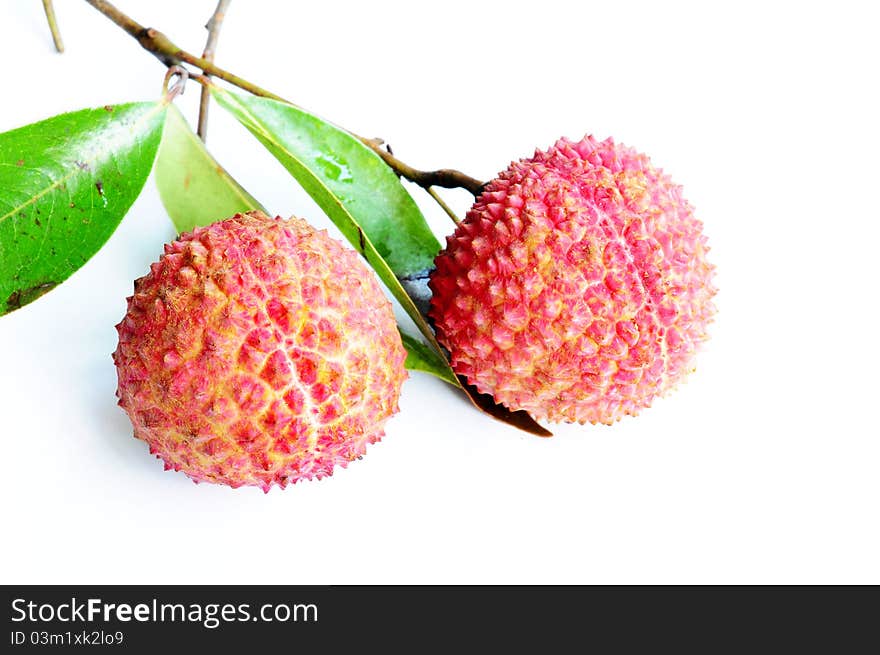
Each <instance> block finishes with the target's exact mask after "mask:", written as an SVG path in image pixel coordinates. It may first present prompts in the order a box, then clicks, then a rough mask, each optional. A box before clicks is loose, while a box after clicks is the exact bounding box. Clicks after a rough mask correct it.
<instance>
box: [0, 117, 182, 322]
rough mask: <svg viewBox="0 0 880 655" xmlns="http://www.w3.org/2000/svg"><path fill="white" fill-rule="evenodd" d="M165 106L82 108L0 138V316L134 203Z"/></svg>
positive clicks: (44, 284)
mask: <svg viewBox="0 0 880 655" xmlns="http://www.w3.org/2000/svg"><path fill="white" fill-rule="evenodd" d="M165 110H166V104H165V103H161V102H139V103H130V104H124V105H116V106H115V107H114V106H110V105H107V106H106V107H102V108H100V109H84V110H82V111H76V112H72V113H69V114H61V115H60V116H55V117H53V118H49V119H47V120H44V121H40V122H39V123H33V124H31V125H26V126H24V127H20V128H18V129H15V130H12V131H10V132H5V133H3V134H0V315H2V314H5V313H8V312H11V311H13V310H15V309H18V308H19V307H21V306H23V305H26V304H28V303H29V302H31V301H33V300H36V299H37V298H38V297H40V296H41V295H43V294H44V293H46V292H47V291H49V290H51V289H53V288H54V287H55V286H57V285H58V284H60V283H61V282H63V281H64V280H65V279H67V278H68V277H69V276H70V275H71V274H72V273H73V272H74V271H76V270H77V269H78V268H80V267H81V266H82V265H83V264H85V263H86V262H87V261H88V260H89V258H91V256H92V255H94V254H95V253H96V252H97V251H98V250H99V249H100V248H101V246H103V245H104V243H105V242H106V241H107V239H108V238H110V235H111V234H113V231H114V230H115V229H116V227H117V225H119V222H120V221H121V220H122V217H123V216H125V214H126V212H128V209H129V208H130V207H131V205H132V203H133V202H134V201H135V199H136V198H137V197H138V194H139V193H140V191H141V189H142V188H143V186H144V182H145V181H146V179H147V176H148V175H149V174H150V169H151V168H152V166H153V160H154V158H155V156H156V150H157V148H158V146H159V139H160V137H161V135H162V124H163V122H164V117H165Z"/></svg>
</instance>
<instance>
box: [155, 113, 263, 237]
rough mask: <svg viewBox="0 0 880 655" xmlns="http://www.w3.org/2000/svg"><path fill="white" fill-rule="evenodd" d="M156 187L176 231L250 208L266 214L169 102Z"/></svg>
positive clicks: (221, 218) (157, 162) (159, 155)
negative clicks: (206, 147)
mask: <svg viewBox="0 0 880 655" xmlns="http://www.w3.org/2000/svg"><path fill="white" fill-rule="evenodd" d="M156 186H157V187H158V188H159V196H160V197H161V198H162V204H163V205H165V210H166V211H167V212H168V215H169V216H170V217H171V220H172V221H173V223H174V227H176V228H177V231H178V232H188V231H189V230H192V229H193V228H194V227H196V226H204V225H209V224H211V223H213V222H215V221H219V220H223V219H224V218H229V217H230V216H234V215H235V214H238V213H244V212H246V211H251V210H252V209H258V210H260V211H262V212H263V213H268V212H267V211H266V210H265V209H263V207H262V206H261V205H260V203H259V202H257V201H256V200H255V199H254V197H253V196H251V195H250V194H249V193H248V192H247V191H245V190H244V188H242V186H241V185H240V184H239V183H238V182H236V181H235V180H234V179H233V177H232V176H231V175H230V174H229V173H228V172H226V170H225V169H224V168H223V167H222V166H221V165H220V164H218V163H217V161H216V160H215V159H214V158H213V157H212V156H211V154H210V153H209V152H208V151H207V150H206V149H205V145H204V144H203V143H202V140H201V139H200V138H199V137H198V136H197V135H196V134H195V133H194V132H193V131H192V130H191V129H190V127H189V125H188V124H187V122H186V119H185V118H184V117H183V114H181V113H180V110H179V109H177V107H175V106H173V105H172V106H171V107H169V109H168V117H167V118H166V119H165V130H164V132H163V133H162V144H161V145H160V146H159V154H158V155H157V157H156Z"/></svg>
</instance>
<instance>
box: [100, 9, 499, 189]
mask: <svg viewBox="0 0 880 655" xmlns="http://www.w3.org/2000/svg"><path fill="white" fill-rule="evenodd" d="M86 2H88V3H89V4H90V5H92V7H94V8H95V9H97V10H98V11H99V12H101V13H102V14H104V15H105V16H106V17H107V18H109V19H110V20H111V21H113V22H114V23H116V25H118V26H119V27H121V28H122V29H123V30H125V31H126V32H128V34H129V35H130V36H131V37H132V38H134V39H135V40H136V41H137V42H138V43H140V45H141V47H142V48H143V49H144V50H146V51H147V52H149V53H151V54H152V55H153V56H154V57H156V59H158V60H159V61H161V62H162V63H163V64H165V65H166V66H173V65H175V64H181V63H187V64H189V65H191V66H195V67H197V68H200V69H201V70H202V72H203V73H204V74H205V75H206V76H213V77H216V78H219V79H221V80H223V81H224V82H228V83H229V84H232V85H233V86H237V87H238V88H239V89H243V90H244V91H247V92H248V93H251V94H253V95H255V96H262V97H264V98H271V99H272V100H278V101H280V102H285V103H287V104H289V105H294V103H292V102H289V101H288V100H285V99H284V98H282V97H281V96H279V95H276V94H274V93H272V92H271V91H268V90H267V89H264V88H262V87H260V86H257V85H256V84H254V83H253V82H249V81H247V80H245V79H243V78H241V77H239V76H238V75H235V74H234V73H230V72H229V71H227V70H224V69H222V68H220V67H219V66H216V65H214V63H213V62H211V61H208V59H206V58H205V57H197V56H196V55H193V54H191V53H189V52H187V51H186V50H183V49H181V48H179V47H178V46H176V45H175V44H174V43H173V42H172V41H171V40H170V39H169V38H168V37H167V36H165V35H164V34H163V33H162V32H160V31H159V30H156V29H153V28H152V27H144V26H143V25H141V24H140V23H138V22H137V21H136V20H134V19H132V18H131V17H130V16H128V15H126V14H125V13H123V12H122V11H120V10H119V9H117V8H116V7H115V6H114V5H113V4H112V3H110V2H108V1H107V0H86ZM192 77H193V79H198V77H197V76H192ZM294 106H296V105H294ZM351 134H353V135H354V136H356V137H357V138H358V139H360V140H361V141H362V142H363V143H364V144H365V145H366V146H367V147H369V148H370V149H371V150H372V151H373V152H375V153H376V154H377V155H379V157H381V158H382V160H383V161H384V162H385V163H386V164H387V165H388V166H389V167H390V168H391V169H392V170H393V171H394V172H395V173H397V174H398V175H400V176H401V177H404V178H406V179H407V180H409V181H411V182H414V183H415V184H417V185H419V186H420V187H423V188H425V189H428V188H429V187H432V186H439V187H444V188H447V189H454V188H462V189H467V190H468V191H470V192H471V193H472V194H473V195H474V196H477V195H479V194H480V193H481V192H482V189H483V185H484V184H483V182H481V181H479V180H477V179H475V178H473V177H470V176H469V175H465V174H464V173H462V172H461V171H457V170H454V169H450V168H442V169H438V170H434V171H420V170H418V169H415V168H413V167H412V166H409V165H408V164H405V163H404V162H402V161H401V160H399V159H398V158H397V157H395V156H394V155H392V154H391V153H390V152H387V151H386V150H385V149H384V148H382V145H381V141H380V140H379V139H368V138H365V137H362V136H358V135H356V134H354V132H351Z"/></svg>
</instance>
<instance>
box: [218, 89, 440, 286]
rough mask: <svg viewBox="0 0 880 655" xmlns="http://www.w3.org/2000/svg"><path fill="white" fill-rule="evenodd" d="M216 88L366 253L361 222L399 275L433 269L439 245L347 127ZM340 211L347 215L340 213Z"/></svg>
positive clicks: (385, 169) (414, 207)
mask: <svg viewBox="0 0 880 655" xmlns="http://www.w3.org/2000/svg"><path fill="white" fill-rule="evenodd" d="M211 92H212V93H213V94H214V97H215V98H217V101H218V102H219V103H220V104H221V105H223V106H224V107H225V108H226V109H228V110H229V111H231V112H232V113H233V115H235V117H236V118H237V119H238V120H239V121H241V122H242V123H243V124H244V125H245V126H246V127H247V128H248V129H249V130H250V131H251V132H253V134H254V135H255V136H256V137H257V138H258V139H259V140H260V141H262V142H263V144H264V145H265V146H266V147H267V148H268V149H269V150H270V151H271V152H272V154H273V155H275V157H277V158H278V159H279V160H280V161H281V163H282V164H283V165H284V166H285V167H286V168H287V169H288V170H289V171H290V172H291V174H293V176H294V177H295V178H296V179H297V180H298V181H299V182H300V184H302V185H303V187H304V188H305V190H306V191H307V192H308V193H309V195H311V196H312V198H314V199H315V201H316V202H317V203H318V205H320V206H321V208H322V209H323V210H324V211H325V212H327V214H328V216H330V218H331V219H332V220H333V221H334V222H335V223H336V226H337V227H338V228H339V229H340V230H341V231H342V233H343V234H344V235H345V237H346V238H347V239H348V240H349V241H350V242H351V243H352V245H354V247H355V248H358V249H359V250H360V247H359V246H360V236H359V231H358V229H357V228H358V226H359V227H360V230H362V231H363V234H364V236H366V238H367V239H369V241H370V242H371V243H372V244H373V246H374V247H375V249H376V252H377V253H378V254H379V256H381V257H382V259H384V260H385V261H386V262H387V263H388V266H389V267H390V268H391V270H392V271H393V272H394V274H395V275H397V276H398V277H404V276H406V275H411V274H413V273H417V272H418V271H423V270H425V269H428V268H431V267H432V266H433V265H434V257H436V256H437V253H438V252H439V251H440V242H439V241H438V240H437V237H435V236H434V234H433V233H432V232H431V229H430V228H429V227H428V224H427V223H426V222H425V218H424V216H422V212H421V211H420V210H419V207H418V205H416V203H415V201H414V200H413V199H412V196H410V195H409V192H407V190H406V189H405V188H404V187H403V185H402V184H401V183H400V180H399V179H397V176H396V175H395V174H394V172H393V171H392V170H391V169H390V168H388V166H387V165H386V164H385V162H383V161H382V159H381V158H380V157H379V156H378V155H377V154H376V153H375V152H373V151H372V150H370V149H369V148H368V147H367V146H365V145H364V144H363V143H361V141H360V140H359V139H358V138H357V137H355V136H353V135H352V134H350V133H349V132H346V131H345V130H343V129H340V128H338V127H336V126H335V125H332V124H330V123H327V122H325V121H323V120H321V119H320V118H318V117H317V116H313V115H312V114H309V113H308V112H306V111H303V110H302V109H299V108H298V107H294V106H293V105H289V104H286V103H284V102H278V101H275V100H269V99H267V98H258V97H255V96H241V95H237V94H234V93H231V92H229V91H226V90H224V89H220V88H218V87H212V89H211ZM341 213H345V214H347V215H348V216H347V217H345V218H344V219H341V218H339V216H340V214H341Z"/></svg>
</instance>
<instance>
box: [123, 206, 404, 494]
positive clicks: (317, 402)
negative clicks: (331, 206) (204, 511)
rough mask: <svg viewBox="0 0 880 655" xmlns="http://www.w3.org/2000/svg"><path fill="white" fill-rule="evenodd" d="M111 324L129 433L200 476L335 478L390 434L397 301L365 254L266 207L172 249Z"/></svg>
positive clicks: (173, 465)
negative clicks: (335, 471) (264, 211)
mask: <svg viewBox="0 0 880 655" xmlns="http://www.w3.org/2000/svg"><path fill="white" fill-rule="evenodd" d="M117 330H118V332H119V346H118V348H117V350H116V352H115V353H114V354H113V359H114V361H115V363H116V367H117V371H118V376H119V389H118V391H117V395H118V397H119V404H120V406H121V407H122V408H123V409H124V410H125V411H126V412H127V413H128V415H129V417H130V418H131V422H132V424H133V425H134V436H135V437H137V438H138V439H142V440H143V441H145V442H147V444H149V447H150V452H152V453H154V454H156V455H157V456H158V457H160V458H161V459H162V460H164V461H165V468H166V469H174V470H176V471H183V472H184V473H186V474H187V475H188V476H189V477H190V478H192V479H193V480H195V481H196V482H201V481H205V482H216V483H222V484H227V485H229V486H231V487H239V486H241V485H255V486H258V487H261V488H262V489H263V490H264V491H268V490H269V488H270V487H271V486H272V485H273V484H275V485H278V486H280V487H282V488H283V487H285V486H286V485H287V484H288V483H293V482H297V481H298V480H302V479H310V478H321V477H323V476H327V475H330V474H331V473H332V472H333V469H334V467H335V466H343V467H344V466H346V465H347V464H348V462H350V461H352V460H354V459H358V458H360V457H361V456H362V455H363V454H364V452H365V450H366V447H367V444H371V443H374V442H376V441H378V440H379V439H380V438H381V437H382V436H383V434H384V432H383V426H384V424H385V422H386V420H387V419H388V418H389V417H390V416H391V415H392V414H394V413H395V412H396V411H397V401H398V397H399V395H400V388H401V385H402V383H403V381H404V379H405V378H406V371H405V369H404V366H403V363H404V359H405V358H406V353H405V351H404V348H403V345H402V343H401V340H400V335H399V333H398V331H397V327H396V323H395V320H394V315H393V313H392V308H391V304H390V303H389V301H388V300H387V298H386V297H385V296H384V295H383V294H382V291H381V290H380V288H379V285H378V284H377V282H376V280H375V277H374V276H373V274H372V273H371V272H370V271H369V270H368V269H367V268H366V266H365V265H364V264H363V263H362V262H361V260H360V259H359V258H358V257H357V255H356V254H355V253H354V252H353V251H352V250H349V249H347V248H344V247H343V246H342V245H341V244H340V243H339V242H337V241H335V240H333V239H331V238H330V237H329V236H328V235H327V234H326V232H323V231H320V232H319V231H316V230H314V229H313V228H312V227H310V226H309V225H308V224H307V223H305V222H304V221H302V220H300V219H296V218H293V219H290V220H289V221H284V220H282V219H280V218H274V219H273V218H269V217H268V216H266V215H265V214H262V213H260V212H249V213H247V214H243V215H242V214H239V215H236V216H234V217H232V218H229V219H227V220H225V221H221V222H218V223H214V224H213V225H210V226H208V227H199V228H196V229H195V230H193V231H192V232H190V233H187V234H184V235H182V236H181V237H180V238H178V239H177V240H176V241H174V242H173V243H171V244H169V245H166V246H165V254H164V255H163V256H162V257H161V258H160V259H159V261H158V262H156V263H154V264H153V265H152V266H151V267H150V272H149V273H148V274H147V275H146V276H145V277H142V278H140V279H139V280H137V281H136V282H135V285H134V295H133V296H132V297H131V298H129V299H128V311H127V313H126V315H125V317H124V318H123V319H122V322H121V323H119V325H118V326H117Z"/></svg>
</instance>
